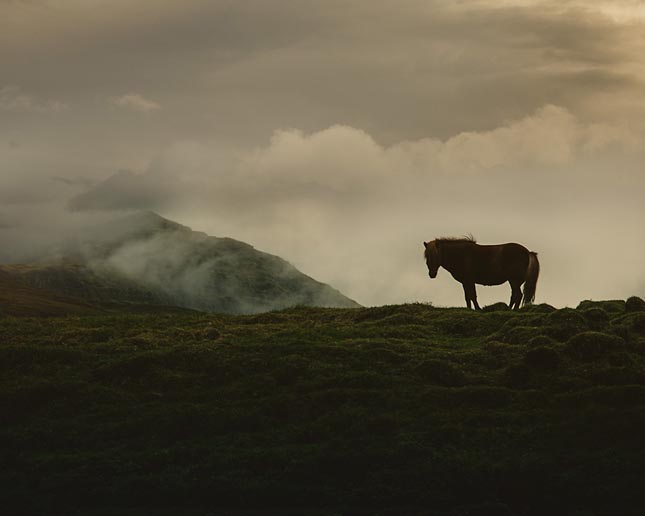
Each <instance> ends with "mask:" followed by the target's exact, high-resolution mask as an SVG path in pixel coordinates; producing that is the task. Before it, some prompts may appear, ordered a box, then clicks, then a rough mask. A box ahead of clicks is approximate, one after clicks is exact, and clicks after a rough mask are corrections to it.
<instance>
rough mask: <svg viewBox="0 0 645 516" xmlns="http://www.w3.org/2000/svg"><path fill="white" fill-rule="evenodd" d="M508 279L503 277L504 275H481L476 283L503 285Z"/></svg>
mask: <svg viewBox="0 0 645 516" xmlns="http://www.w3.org/2000/svg"><path fill="white" fill-rule="evenodd" d="M507 281H508V278H506V277H503V276H484V277H479V278H477V279H476V280H475V283H477V284H478V285H487V286H492V285H501V284H502V283H506V282H507Z"/></svg>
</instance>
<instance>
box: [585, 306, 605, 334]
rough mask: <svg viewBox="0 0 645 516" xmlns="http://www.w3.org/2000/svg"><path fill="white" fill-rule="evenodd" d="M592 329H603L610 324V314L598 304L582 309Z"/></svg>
mask: <svg viewBox="0 0 645 516" xmlns="http://www.w3.org/2000/svg"><path fill="white" fill-rule="evenodd" d="M581 312H582V316H583V317H584V318H585V320H586V321H587V324H588V325H589V328H590V329H591V330H602V329H603V328H605V327H606V326H607V325H608V324H609V314H608V313H607V312H605V311H604V310H603V309H602V308H600V307H598V306H592V307H591V308H585V309H584V310H582V311H581Z"/></svg>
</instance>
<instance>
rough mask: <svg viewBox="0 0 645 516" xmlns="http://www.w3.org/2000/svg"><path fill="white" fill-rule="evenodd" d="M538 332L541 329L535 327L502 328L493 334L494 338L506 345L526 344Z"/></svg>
mask: <svg viewBox="0 0 645 516" xmlns="http://www.w3.org/2000/svg"><path fill="white" fill-rule="evenodd" d="M540 332H541V328H538V327H536V326H512V327H510V328H505V327H503V328H502V329H501V330H500V331H498V332H497V333H496V334H495V336H494V338H495V339H496V340H499V341H501V342H505V343H507V344H528V343H529V341H530V340H531V339H533V338H534V337H535V336H536V335H537V334H539V333H540Z"/></svg>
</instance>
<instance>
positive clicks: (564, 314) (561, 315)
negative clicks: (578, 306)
mask: <svg viewBox="0 0 645 516" xmlns="http://www.w3.org/2000/svg"><path fill="white" fill-rule="evenodd" d="M588 329H589V325H588V324H587V321H586V320H585V318H584V317H583V316H582V315H581V314H580V313H579V312H576V311H575V310H572V309H571V308H562V309H561V310H557V311H555V312H552V313H550V314H549V315H548V316H547V318H546V322H545V333H546V334H547V335H548V336H549V337H552V338H554V339H556V340H559V341H565V340H567V339H569V338H571V337H573V336H574V335H576V334H578V333H581V332H583V331H586V330H588Z"/></svg>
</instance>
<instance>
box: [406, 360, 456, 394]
mask: <svg viewBox="0 0 645 516" xmlns="http://www.w3.org/2000/svg"><path fill="white" fill-rule="evenodd" d="M414 372H415V373H416V374H417V375H418V376H419V377H420V378H422V379H423V380H425V381H426V382H428V383H430V384H432V385H443V386H445V387H460V386H462V385H465V384H466V376H465V375H464V373H463V371H462V370H461V369H459V368H457V367H456V366H454V365H453V364H452V363H450V362H447V361H445V360H438V359H430V360H424V361H423V362H421V363H419V364H417V365H416V366H415V368H414Z"/></svg>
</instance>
